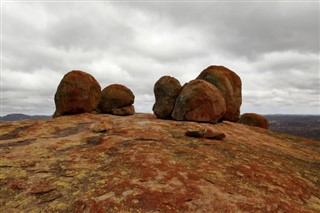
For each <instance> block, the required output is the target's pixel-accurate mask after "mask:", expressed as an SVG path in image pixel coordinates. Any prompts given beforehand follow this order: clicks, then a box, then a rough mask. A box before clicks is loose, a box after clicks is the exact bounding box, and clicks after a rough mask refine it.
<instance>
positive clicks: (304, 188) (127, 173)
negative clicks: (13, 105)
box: [0, 113, 320, 212]
mask: <svg viewBox="0 0 320 213" xmlns="http://www.w3.org/2000/svg"><path fill="white" fill-rule="evenodd" d="M104 121H105V122H106V123H112V128H110V129H109V128H106V129H108V130H107V131H101V132H100V131H97V132H96V131H92V129H91V128H92V126H91V125H92V124H99V122H102V123H103V122H104ZM90 126H91V128H90ZM93 126H94V125H93ZM102 126H103V125H102ZM104 128H105V127H103V128H102V129H104ZM199 129H200V130H201V129H207V130H210V131H212V132H223V133H224V134H225V135H226V137H225V138H224V139H223V142H221V141H215V140H210V139H206V138H194V137H188V136H186V135H185V133H186V131H188V130H199ZM0 132H1V140H0V156H1V157H0V212H155V211H158V212H319V211H320V199H319V198H320V190H319V180H320V169H319V168H320V154H319V152H320V146H319V142H317V141H312V140H308V139H304V138H299V137H295V136H291V135H285V134H279V133H274V132H271V131H268V130H265V129H261V128H256V127H251V126H246V125H242V124H238V123H231V122H223V123H218V124H208V123H206V124H204V123H203V124H202V123H196V122H179V121H171V120H161V119H156V118H155V116H153V115H151V114H139V113H138V114H135V115H132V116H128V117H122V116H113V115H108V114H103V115H95V114H79V115H72V116H62V117H58V118H56V119H52V120H46V121H22V122H0Z"/></svg>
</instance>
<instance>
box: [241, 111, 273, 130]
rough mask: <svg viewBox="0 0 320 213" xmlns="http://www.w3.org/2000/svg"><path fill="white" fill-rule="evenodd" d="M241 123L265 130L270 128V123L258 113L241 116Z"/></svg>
mask: <svg viewBox="0 0 320 213" xmlns="http://www.w3.org/2000/svg"><path fill="white" fill-rule="evenodd" d="M240 123H242V124H245V125H249V126H256V127H260V128H264V129H268V128H269V121H268V120H267V119H266V118H265V117H263V116H262V115H259V114H256V113H245V114H243V115H241V118H240Z"/></svg>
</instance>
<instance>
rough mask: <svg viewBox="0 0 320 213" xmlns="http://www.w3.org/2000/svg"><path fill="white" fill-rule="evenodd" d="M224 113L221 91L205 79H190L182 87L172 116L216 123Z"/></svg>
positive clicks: (224, 104)
mask: <svg viewBox="0 0 320 213" xmlns="http://www.w3.org/2000/svg"><path fill="white" fill-rule="evenodd" d="M225 113H226V103H225V100H224V98H223V95H222V93H221V92H220V91H219V90H218V89H217V88H216V87H215V86H213V85H212V84H210V83H208V82H207V81H204V80H192V81H190V82H189V83H187V84H185V85H184V86H183V87H182V89H181V92H180V94H179V96H178V97H177V99H176V102H175V106H174V109H173V111H172V118H174V119H175V120H179V121H180V120H187V121H197V122H209V123H217V122H218V121H220V120H221V118H222V116H223V115H224V114H225Z"/></svg>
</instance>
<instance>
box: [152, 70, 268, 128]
mask: <svg viewBox="0 0 320 213" xmlns="http://www.w3.org/2000/svg"><path fill="white" fill-rule="evenodd" d="M241 86H242V84H241V79H240V77H239V76H238V75H237V74H236V73H235V72H233V71H232V70H230V69H228V68H226V67H224V66H209V67H208V68H206V69H205V70H203V71H202V72H201V73H200V75H199V76H198V77H197V78H196V79H195V80H192V81H190V82H189V83H186V84H185V85H184V86H183V87H181V84H180V82H179V81H178V80H177V79H175V78H174V77H171V76H163V77H161V78H160V79H159V80H158V81H157V82H156V83H155V85H154V94H155V99H156V102H155V104H154V105H153V112H154V114H155V115H156V116H157V117H158V118H161V119H174V120H178V121H181V120H186V121H196V122H208V123H217V122H221V121H223V120H226V121H231V122H241V123H244V124H248V125H255V126H259V127H262V128H267V126H268V125H260V123H264V122H265V120H266V119H265V118H263V117H262V116H260V115H257V114H255V115H254V118H252V119H251V120H263V121H261V122H260V121H257V122H251V123H250V124H249V123H248V122H247V121H248V118H247V116H249V117H253V114H246V115H245V117H244V118H243V119H240V107H241V103H242V94H241ZM259 122H260V123H259ZM267 122H268V121H267Z"/></svg>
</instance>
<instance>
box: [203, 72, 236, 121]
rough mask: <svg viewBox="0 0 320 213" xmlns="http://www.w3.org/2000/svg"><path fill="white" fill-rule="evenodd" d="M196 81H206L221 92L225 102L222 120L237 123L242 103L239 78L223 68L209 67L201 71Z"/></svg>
mask: <svg viewBox="0 0 320 213" xmlns="http://www.w3.org/2000/svg"><path fill="white" fill-rule="evenodd" d="M197 79H203V80H206V81H208V82H209V83H211V84H213V85H214V86H216V87H217V88H218V89H219V90H220V91H221V92H222V94H223V97H224V99H225V101H226V113H225V114H224V116H223V119H224V120H228V121H233V122H237V121H239V117H240V107H241V103H242V95H241V79H240V77H239V76H238V75H237V74H236V73H235V72H233V71H231V70H229V69H228V68H226V67H224V66H210V67H208V68H207V69H205V70H203V71H202V72H201V73H200V75H199V76H198V77H197Z"/></svg>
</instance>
